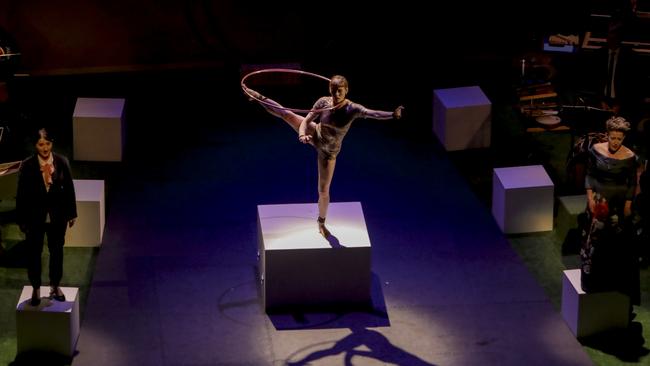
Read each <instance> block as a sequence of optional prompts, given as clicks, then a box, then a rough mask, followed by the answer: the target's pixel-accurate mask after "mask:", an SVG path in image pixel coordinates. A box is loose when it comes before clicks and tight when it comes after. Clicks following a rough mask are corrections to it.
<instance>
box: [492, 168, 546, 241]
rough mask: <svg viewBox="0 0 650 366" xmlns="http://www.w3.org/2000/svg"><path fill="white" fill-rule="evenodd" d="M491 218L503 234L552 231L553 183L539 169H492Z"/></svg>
mask: <svg viewBox="0 0 650 366" xmlns="http://www.w3.org/2000/svg"><path fill="white" fill-rule="evenodd" d="M492 178H493V181H492V215H493V216H494V218H495V219H496V221H497V223H498V224H499V227H500V228H501V230H502V231H503V232H504V233H507V234H516V233H530V232H538V231H550V230H553V190H554V187H553V181H551V178H549V176H548V174H546V171H545V170H544V167H543V166H541V165H529V166H517V167H510V168H495V169H494V174H493V176H492Z"/></svg>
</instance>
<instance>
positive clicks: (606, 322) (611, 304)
mask: <svg viewBox="0 0 650 366" xmlns="http://www.w3.org/2000/svg"><path fill="white" fill-rule="evenodd" d="M629 306H630V298H629V297H628V296H627V295H624V294H622V293H620V292H614V291H611V292H595V293H589V294H588V293H585V292H584V291H582V287H581V286H580V270H579V269H570V270H566V271H564V273H563V276H562V317H563V318H564V321H566V323H567V325H568V326H569V328H570V329H571V332H572V333H573V334H574V335H575V336H576V337H585V336H589V335H592V334H596V333H598V332H602V331H605V330H609V329H615V328H626V327H627V326H628V322H629Z"/></svg>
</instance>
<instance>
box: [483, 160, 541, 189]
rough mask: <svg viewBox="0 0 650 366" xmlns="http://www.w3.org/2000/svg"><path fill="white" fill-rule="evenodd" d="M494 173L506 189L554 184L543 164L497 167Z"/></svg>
mask: <svg viewBox="0 0 650 366" xmlns="http://www.w3.org/2000/svg"><path fill="white" fill-rule="evenodd" d="M494 173H495V174H496V175H497V177H498V178H499V181H500V182H501V184H502V185H503V188H505V189H511V188H529V187H546V186H553V181H552V180H551V178H550V177H549V176H548V174H546V170H544V167H543V166H541V165H530V166H516V167H510V168H495V169H494Z"/></svg>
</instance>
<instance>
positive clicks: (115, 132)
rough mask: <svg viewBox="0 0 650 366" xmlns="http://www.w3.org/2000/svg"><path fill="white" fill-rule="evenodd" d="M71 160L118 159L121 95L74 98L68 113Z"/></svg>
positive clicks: (120, 128) (121, 120)
mask: <svg viewBox="0 0 650 366" xmlns="http://www.w3.org/2000/svg"><path fill="white" fill-rule="evenodd" d="M72 140H73V156H74V159H75V160H86V161H122V151H123V150H122V148H123V144H124V99H123V98H77V104H76V105H75V108H74V114H73V117H72Z"/></svg>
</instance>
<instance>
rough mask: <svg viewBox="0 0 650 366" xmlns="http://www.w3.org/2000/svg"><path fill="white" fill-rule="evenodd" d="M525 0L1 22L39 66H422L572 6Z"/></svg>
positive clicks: (79, 9) (19, 14) (111, 11)
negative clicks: (255, 64) (246, 64)
mask: <svg viewBox="0 0 650 366" xmlns="http://www.w3.org/2000/svg"><path fill="white" fill-rule="evenodd" d="M416 3H417V4H416ZM527 3H528V2H521V1H520V2H516V3H515V4H507V3H498V2H497V3H495V2H486V1H479V0H470V1H465V2H461V1H447V2H445V3H441V2H432V3H429V4H424V3H422V2H419V1H418V2H415V1H414V2H413V4H410V2H409V1H399V2H392V3H391V4H389V5H387V6H378V5H377V4H376V3H375V4H358V3H351V2H341V3H340V4H339V5H337V6H336V7H332V6H331V5H330V3H322V2H319V3H315V2H309V1H295V0H291V1H266V2H259V3H257V2H247V1H232V0H225V1H223V0H222V1H217V0H163V1H160V0H159V1H154V0H137V1H134V0H112V1H99V0H96V1H88V0H86V1H84V0H66V1H63V0H58V1H57V0H55V1H52V0H0V9H1V10H0V26H2V27H3V28H5V29H6V30H7V31H8V32H9V33H10V34H11V35H12V36H13V37H14V38H15V40H16V42H17V43H18V46H19V47H20V50H21V51H22V60H21V64H22V68H23V69H24V70H27V71H28V72H30V73H32V74H66V73H83V72H95V71H112V70H128V69H142V68H145V69H146V68H161V67H163V68H165V67H179V66H192V65H197V64H216V65H219V64H224V65H225V64H233V65H236V64H242V63H279V62H301V63H304V64H307V65H330V67H332V68H338V67H340V66H342V65H345V67H348V68H349V67H355V66H359V65H363V67H364V68H370V69H371V70H383V69H386V68H390V69H393V68H398V67H403V66H408V67H409V69H411V70H426V69H427V68H428V67H429V66H430V65H431V64H434V65H439V64H440V63H444V62H449V63H451V64H456V60H457V59H473V58H485V57H487V58H490V57H495V55H496V56H502V55H504V54H508V53H512V52H514V50H516V49H519V48H521V47H522V45H524V44H525V43H526V42H529V41H530V40H531V38H533V37H531V35H533V34H534V33H535V32H537V31H539V30H540V29H543V28H544V27H545V26H546V25H547V24H549V23H550V22H552V21H553V20H555V22H556V23H557V21H558V20H561V18H562V17H565V16H566V14H567V7H566V5H564V6H563V7H562V8H561V9H559V8H554V6H553V4H552V2H551V3H549V2H545V3H544V4H527ZM315 4H321V5H320V7H316V6H317V5H315ZM506 10H507V11H506ZM506 13H509V14H513V13H514V14H517V15H516V16H511V15H510V16H508V15H506ZM315 67H318V66H315Z"/></svg>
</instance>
